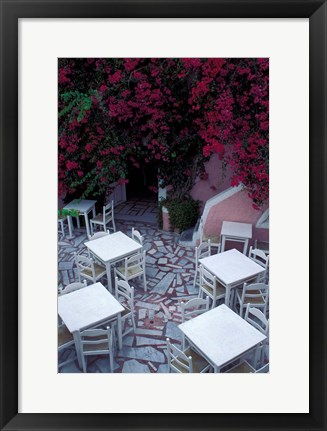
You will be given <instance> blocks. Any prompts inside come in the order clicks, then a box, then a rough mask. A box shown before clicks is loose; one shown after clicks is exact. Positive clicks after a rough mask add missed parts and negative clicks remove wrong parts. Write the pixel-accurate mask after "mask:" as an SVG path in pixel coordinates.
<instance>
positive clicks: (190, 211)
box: [161, 198, 200, 231]
mask: <svg viewBox="0 0 327 431" xmlns="http://www.w3.org/2000/svg"><path fill="white" fill-rule="evenodd" d="M161 204H162V205H164V206H165V207H166V208H168V211H169V219H170V229H171V230H175V229H177V230H180V231H183V230H186V229H188V228H190V227H192V226H195V224H196V222H197V219H198V217H199V208H200V201H195V200H194V199H192V198H187V199H183V200H179V199H166V200H165V201H162V202H161Z"/></svg>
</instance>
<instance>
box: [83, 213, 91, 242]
mask: <svg viewBox="0 0 327 431" xmlns="http://www.w3.org/2000/svg"><path fill="white" fill-rule="evenodd" d="M84 219H85V227H86V235H87V236H88V237H89V236H90V225H89V216H88V213H87V211H85V213H84Z"/></svg>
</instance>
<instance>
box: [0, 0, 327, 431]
mask: <svg viewBox="0 0 327 431" xmlns="http://www.w3.org/2000/svg"><path fill="white" fill-rule="evenodd" d="M0 7H1V9H0V12H1V60H0V63H1V89H0V94H1V146H0V151H1V152H0V163H1V165H0V178H1V180H0V187H1V188H0V190H1V199H0V277H1V278H0V289H1V298H0V317H1V368H0V385H1V406H0V408H1V418H0V425H1V430H27V429H28V430H34V429H35V430H41V429H42V430H50V429H51V430H52V431H54V430H70V429H80V430H98V429H102V430H104V429H108V430H111V431H113V430H136V429H137V430H182V429H192V430H200V429H201V430H209V429H219V430H225V429H233V430H252V429H267V430H268V429H269V430H274V429H278V430H291V429H292V430H302V429H303V430H304V429H305V430H323V429H326V413H325V410H326V384H325V380H326V334H325V328H326V318H325V310H326V309H327V307H326V293H325V288H326V287H325V285H326V270H325V268H326V253H325V251H326V232H325V229H326V223H325V217H326V198H325V194H326V149H325V147H326V118H327V117H326V114H327V112H326V88H327V82H326V34H327V33H326V17H327V7H326V0H324V1H323V0H285V1H279V0H268V1H261V0H228V1H227V0H211V1H210V0H204V1H201V0H194V1H192V0H185V1H182V0H176V1H169V0H166V1H165V0H164V1H160V0H158V1H154V0H148V1H146V0H143V1H138V0H135V1H133V0H129V1H126V0H116V1H108V0H107V1H106V0H104V1H92V0H84V1H83V0H75V1H74V0H67V1H64V2H63V1H54V0H52V1H46V0H43V1H38V2H35V1H31V0H21V1H16V0H0ZM103 17H108V18H109V17H110V18H309V20H310V21H309V22H310V24H309V29H310V30H309V34H310V41H309V44H310V71H309V72H310V118H309V120H310V161H309V167H310V201H309V206H310V259H309V264H310V385H309V391H310V393H309V396H310V413H308V414H304V413H303V414H278V413H276V414H128V415H122V414H110V415H107V414H91V413H85V414H74V413H72V414H37V413H35V414H34V413H33V414H21V413H18V270H17V268H18V264H19V250H18V238H19V228H18V211H19V206H18V192H19V190H18V177H19V172H18V154H19V152H18V19H19V18H103ZM299 91H300V90H299ZM295 157H296V155H295ZM284 245H285V246H287V241H286V240H285V244H284ZM295 288H296V286H295ZM240 390H242V389H240ZM281 390H282V388H281ZM217 391H219V388H217ZM45 395H46V394H45ZM277 396H278V394H277ZM254 401H255V400H254Z"/></svg>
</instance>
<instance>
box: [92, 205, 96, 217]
mask: <svg viewBox="0 0 327 431" xmlns="http://www.w3.org/2000/svg"><path fill="white" fill-rule="evenodd" d="M92 213H93V218H95V217H96V216H97V214H96V212H95V205H93V208H92Z"/></svg>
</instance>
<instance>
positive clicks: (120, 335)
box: [117, 313, 123, 350]
mask: <svg viewBox="0 0 327 431" xmlns="http://www.w3.org/2000/svg"><path fill="white" fill-rule="evenodd" d="M117 332H118V349H119V350H121V349H122V347H123V337H122V333H123V331H122V321H121V314H120V313H119V314H118V317H117Z"/></svg>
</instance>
